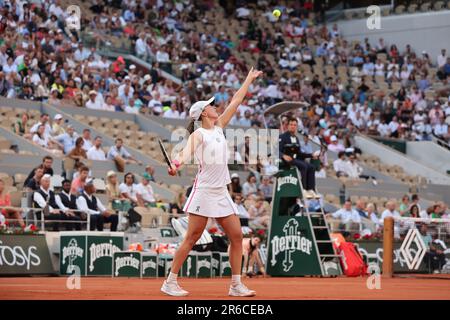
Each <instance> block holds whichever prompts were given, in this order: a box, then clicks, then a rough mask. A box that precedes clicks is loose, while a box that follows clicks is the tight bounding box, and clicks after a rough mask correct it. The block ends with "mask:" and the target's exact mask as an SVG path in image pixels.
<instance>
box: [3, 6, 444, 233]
mask: <svg viewBox="0 0 450 320" xmlns="http://www.w3.org/2000/svg"><path fill="white" fill-rule="evenodd" d="M0 6H1V16H0V32H1V34H2V37H1V42H0V61H1V62H2V63H1V65H2V69H1V72H0V94H1V95H2V96H5V97H8V98H19V99H25V100H34V101H43V102H48V103H49V104H52V105H54V106H56V107H60V108H64V106H66V105H67V106H77V107H84V108H89V109H96V110H107V111H111V112H128V113H142V114H151V115H155V116H161V117H166V118H180V119H184V118H185V117H186V114H187V110H188V108H189V106H190V105H191V104H192V103H193V102H195V101H197V100H200V99H204V98H207V97H210V96H214V97H215V104H216V106H217V107H218V110H219V112H220V111H221V110H223V108H224V107H225V106H226V104H227V103H228V102H229V100H230V99H231V97H232V96H233V93H234V91H235V89H236V88H237V87H239V86H240V82H241V81H242V76H243V75H244V74H245V72H246V71H247V68H248V66H246V64H245V61H244V60H243V59H242V58H240V57H241V56H242V54H250V55H252V56H255V57H256V60H257V65H256V66H255V67H256V68H258V69H260V70H263V71H264V73H265V76H264V78H263V79H262V80H260V81H258V82H256V83H255V84H253V85H252V86H251V88H250V90H249V95H248V97H247V99H245V101H244V103H243V104H242V105H241V106H240V107H239V111H238V113H237V114H236V115H235V117H234V118H233V119H232V122H231V123H232V124H234V125H240V126H244V127H250V126H255V127H261V126H262V123H263V112H264V110H265V109H266V108H267V107H268V106H270V105H272V104H273V103H276V102H279V101H283V100H294V101H306V102H308V103H309V104H310V107H307V108H304V109H299V110H296V111H295V112H293V113H292V115H291V116H293V117H296V118H297V120H298V127H299V129H300V130H304V132H307V133H309V135H310V136H312V137H318V138H320V139H321V140H322V141H325V142H326V144H327V145H328V150H330V151H331V152H335V153H336V154H338V155H339V157H338V160H336V161H335V162H334V169H335V171H336V174H337V175H338V176H341V175H342V176H348V177H352V178H357V177H362V178H367V179H369V178H372V177H368V176H365V175H363V173H362V171H361V170H360V167H358V165H357V163H355V158H354V157H353V156H351V155H350V156H349V160H348V161H346V160H345V157H346V154H345V151H346V150H348V148H349V147H351V146H352V139H351V138H352V135H353V134H355V133H356V132H363V133H367V134H372V135H379V136H382V137H391V138H401V139H410V140H430V139H431V137H432V136H433V135H434V136H436V137H439V138H441V139H443V140H446V141H450V130H449V124H450V97H448V95H447V96H444V95H443V94H441V95H439V94H440V93H439V92H438V90H435V88H436V85H437V84H442V85H448V77H449V74H450V58H449V57H448V54H447V51H446V49H442V51H441V53H440V54H439V55H438V56H437V57H436V58H435V57H430V56H429V55H428V54H427V53H426V52H425V51H423V52H420V53H419V52H415V49H414V48H413V47H412V46H410V45H408V46H406V48H404V49H402V48H397V46H396V45H395V44H387V43H385V42H384V40H383V39H379V41H378V42H377V43H370V42H369V41H368V40H367V39H361V40H362V41H361V42H360V43H353V42H352V43H350V42H349V41H347V40H346V39H345V36H344V35H342V34H341V33H340V31H339V28H338V26H337V25H333V26H327V25H322V24H319V23H318V19H317V15H316V14H315V13H317V8H313V7H312V2H311V1H299V2H296V3H295V4H294V5H293V7H292V8H285V7H280V9H281V10H282V11H283V15H282V17H281V19H280V20H277V19H274V17H273V16H272V14H271V12H272V10H273V9H274V7H273V6H272V5H270V4H268V3H267V1H258V8H259V9H262V10H263V11H264V12H265V13H264V14H263V16H264V19H267V21H268V22H269V23H270V24H272V28H267V27H265V26H264V25H263V24H261V23H260V22H259V20H260V19H261V17H258V19H255V17H256V15H257V14H258V11H256V9H255V8H254V7H249V6H246V5H245V3H242V2H239V4H238V7H237V8H235V11H234V12H233V11H230V10H229V8H228V7H227V8H226V12H227V14H228V15H227V19H230V20H236V21H238V23H239V25H240V26H241V31H240V33H239V34H237V35H236V36H237V38H235V39H233V38H232V37H231V36H230V34H229V32H228V30H225V29H217V28H208V30H210V31H208V32H200V31H199V30H196V28H193V27H192V26H193V25H195V24H196V23H198V22H200V23H202V24H203V25H205V26H209V27H211V26H214V25H215V23H216V22H217V20H214V19H211V15H210V12H214V11H215V9H218V8H216V7H215V6H217V4H216V3H214V2H213V1H204V2H199V3H197V2H196V3H194V2H193V1H189V0H187V1H180V2H174V3H172V2H165V1H156V2H150V1H144V0H143V1H92V6H91V11H92V13H93V14H94V15H93V19H89V20H86V19H85V18H83V17H82V19H81V21H80V25H81V30H78V29H77V28H74V27H73V25H74V24H73V22H77V21H76V20H77V18H76V17H75V15H74V13H72V12H68V13H66V11H65V8H64V7H63V5H62V3H61V2H60V1H59V0H55V1H51V2H47V1H42V2H41V3H40V2H39V1H34V2H33V3H32V4H29V3H26V2H23V1H2V2H1V3H0ZM213 16H214V13H213ZM217 17H218V15H217ZM319 20H320V19H319ZM75 24H76V23H75ZM86 29H89V30H91V31H93V32H94V34H97V35H112V36H115V37H118V38H120V37H124V38H128V39H130V40H131V41H132V43H133V50H134V54H135V55H136V56H137V57H139V58H142V59H144V60H146V61H150V62H151V63H152V69H151V70H147V72H144V70H143V69H142V68H141V67H138V66H136V65H134V64H131V65H130V64H127V62H126V61H125V59H124V58H123V57H122V56H119V57H117V58H116V59H114V60H110V59H109V58H108V57H106V56H104V55H101V54H99V53H98V52H97V49H96V48H95V47H91V48H87V47H85V45H84V43H83V41H82V37H81V35H82V32H83V30H86ZM137 30H139V32H137ZM237 53H240V54H237ZM322 65H323V66H324V67H332V68H334V70H335V71H334V72H335V73H334V74H328V73H327V75H326V77H325V76H324V75H323V74H319V73H320V72H316V69H317V68H319V67H321V66H322ZM306 66H308V67H306ZM340 68H344V69H343V70H346V77H341V76H340V74H338V73H336V70H339V69H340ZM319 69H320V68H319ZM158 70H164V71H166V72H169V73H175V74H178V75H179V77H180V78H181V80H182V85H181V86H179V85H176V84H175V83H173V82H171V81H169V80H167V79H166V78H164V77H162V75H161V73H160V72H159V71H158ZM280 70H281V72H280ZM308 70H313V71H314V73H316V74H314V73H311V72H308ZM317 70H318V69H317ZM378 83H384V84H385V86H384V87H382V89H383V90H377V89H375V85H374V84H378ZM380 88H381V87H380ZM28 119H29V117H28V115H27V114H23V115H22V117H21V118H20V119H19V120H18V121H17V123H16V124H14V128H13V129H14V130H15V132H16V133H18V134H20V135H22V136H23V137H25V138H28V139H31V140H32V141H33V142H34V143H36V144H38V145H40V146H42V147H44V148H47V149H49V150H54V151H53V152H55V154H64V155H67V156H68V157H69V158H71V159H73V160H74V161H75V165H76V169H77V170H76V172H75V175H76V176H75V177H70V176H69V177H66V179H68V180H69V182H70V185H71V187H70V192H73V193H75V192H77V193H80V194H82V192H84V188H85V187H86V185H89V186H90V183H89V184H88V182H87V181H90V180H89V178H88V176H89V168H87V169H88V170H86V167H85V166H84V163H83V162H84V160H89V159H90V160H103V161H115V162H116V165H117V169H118V171H119V172H124V171H125V168H124V166H125V165H126V163H127V162H138V161H137V160H136V159H135V158H133V157H132V156H131V155H130V154H129V152H127V151H126V149H125V147H123V146H122V143H123V141H121V140H120V139H118V140H117V141H116V144H115V146H113V147H111V148H110V150H109V152H107V153H106V152H105V151H104V150H103V149H102V138H101V137H91V136H90V131H89V129H86V130H84V131H83V132H82V133H77V132H76V131H75V130H74V128H73V127H71V126H64V125H63V121H64V119H63V117H62V116H61V115H56V116H55V117H54V119H53V121H50V119H49V117H48V115H46V114H42V116H41V118H40V121H39V122H38V123H36V124H33V126H31V129H30V130H28V129H27V127H28V126H27V122H28ZM285 121H288V117H286V119H285ZM50 122H52V123H51V124H50ZM285 125H287V123H283V122H282V124H281V129H282V130H283V126H285ZM269 126H273V127H275V126H278V124H276V123H275V122H273V121H270V119H269ZM283 131H286V130H283ZM79 134H81V135H79ZM302 148H304V150H305V151H304V152H305V153H312V152H307V150H308V149H309V148H310V146H309V145H308V140H305V141H304V143H303V144H302ZM322 165H323V163H322ZM322 169H323V168H321V167H319V168H318V170H317V171H316V176H317V175H321V174H322V175H323V171H322ZM46 171H48V168H46V167H45V164H44V165H43V166H42V168H37V169H36V170H34V171H33V174H31V175H30V179H29V181H28V183H29V185H30V188H31V189H32V190H38V189H39V188H40V185H39V181H40V180H41V179H42V177H43V176H45V175H47V174H51V173H50V172H46ZM86 171H87V173H86ZM130 175H132V174H130ZM130 175H126V177H127V176H130ZM147 178H151V177H145V176H143V180H142V181H141V182H140V183H139V184H138V183H137V181H131V182H127V181H124V182H123V183H122V184H119V182H118V181H117V177H116V178H114V174H113V173H111V174H110V173H108V177H107V181H108V188H107V190H108V195H109V197H110V199H112V200H111V206H112V204H113V203H114V201H118V202H117V203H119V202H120V206H121V205H122V201H128V202H129V203H131V204H138V203H139V204H145V205H153V204H154V202H155V201H154V199H153V198H152V196H151V192H150V191H149V190H148V186H149V185H148V184H146V183H147V182H148V179H147ZM268 179H269V178H267V177H264V176H261V177H258V176H257V174H256V175H255V174H253V175H252V176H249V178H248V181H246V182H245V183H244V184H242V185H241V184H240V183H239V182H237V183H236V177H234V178H233V180H234V182H233V183H232V185H231V186H230V192H231V193H232V195H233V198H234V199H235V201H236V203H239V204H241V203H244V202H245V201H248V203H249V205H248V206H247V208H245V207H243V206H241V207H239V208H241V210H242V208H243V209H245V211H246V213H244V210H242V216H243V217H244V218H245V217H247V218H248V217H250V218H251V220H252V221H255V222H254V223H255V225H256V226H258V227H267V223H268V220H267V217H268V211H267V206H266V205H265V201H270V195H271V193H272V192H271V189H270V188H271V186H272V184H271V182H270V181H268ZM133 180H134V179H133ZM69 182H67V183H69ZM28 183H27V185H28ZM137 190H139V192H138V191H137ZM91 194H92V193H91ZM138 195H139V196H138ZM87 197H88V200H90V201H91V198H90V195H87ZM38 198H39V197H38ZM178 198H179V199H177V200H176V201H174V203H173V204H172V206H171V210H173V212H175V211H176V213H179V209H180V208H181V205H182V201H183V200H182V197H180V196H178ZM86 201H87V200H86ZM115 205H117V206H119V204H115ZM346 206H347V207H348V206H349V204H346ZM350 206H351V204H350ZM361 206H362V207H364V206H363V205H361ZM386 207H388V208H389V207H392V204H390V205H389V206H386ZM83 208H84V207H83ZM345 210H346V211H349V210H350V209H345ZM392 210H394V209H392ZM414 210H416V209H414ZM97 211H101V210H97ZM367 212H371V213H369V214H368V215H367V217H371V215H372V216H373V215H374V214H375V212H376V211H375V208H373V207H371V206H367ZM414 212H415V211H414ZM418 212H419V213H421V212H423V211H422V210H418ZM343 214H344V213H343ZM383 214H384V212H383ZM430 214H432V213H430ZM336 215H337V214H336ZM339 215H340V214H339ZM344 216H345V214H344ZM380 218H381V216H380ZM93 225H96V222H95V221H94V223H93Z"/></svg>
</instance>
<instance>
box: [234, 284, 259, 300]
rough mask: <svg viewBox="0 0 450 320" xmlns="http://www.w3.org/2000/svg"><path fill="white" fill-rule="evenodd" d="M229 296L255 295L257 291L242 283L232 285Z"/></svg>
mask: <svg viewBox="0 0 450 320" xmlns="http://www.w3.org/2000/svg"><path fill="white" fill-rule="evenodd" d="M228 295H229V296H232V297H253V296H255V295H256V291H254V290H250V289H249V288H247V287H246V286H245V285H244V284H242V283H240V284H237V285H235V286H233V285H231V286H230V291H229V292H228Z"/></svg>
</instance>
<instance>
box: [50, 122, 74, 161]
mask: <svg viewBox="0 0 450 320" xmlns="http://www.w3.org/2000/svg"><path fill="white" fill-rule="evenodd" d="M77 138H78V134H77V133H76V132H75V130H74V128H73V127H72V126H67V130H66V133H63V134H60V135H59V136H56V137H54V139H55V140H56V141H58V142H59V143H61V144H62V145H63V147H64V154H68V153H69V152H70V151H71V150H72V149H73V148H75V141H76V140H77Z"/></svg>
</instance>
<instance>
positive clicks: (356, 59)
mask: <svg viewBox="0 0 450 320" xmlns="http://www.w3.org/2000/svg"><path fill="white" fill-rule="evenodd" d="M363 63H364V59H363V57H362V53H361V52H358V54H357V56H356V57H354V58H353V65H354V66H360V65H362V64H363Z"/></svg>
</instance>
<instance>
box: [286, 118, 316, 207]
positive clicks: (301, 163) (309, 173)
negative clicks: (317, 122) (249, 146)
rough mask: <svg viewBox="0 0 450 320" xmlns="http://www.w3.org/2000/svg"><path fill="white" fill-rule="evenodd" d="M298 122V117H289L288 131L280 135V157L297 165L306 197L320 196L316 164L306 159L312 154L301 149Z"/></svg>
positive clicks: (289, 163) (287, 162) (288, 162)
mask: <svg viewBox="0 0 450 320" xmlns="http://www.w3.org/2000/svg"><path fill="white" fill-rule="evenodd" d="M297 129H298V123H297V119H296V118H291V119H289V122H288V131H286V132H285V133H283V134H281V135H280V138H279V148H280V158H281V159H282V160H283V162H284V163H285V164H288V165H291V164H292V165H295V166H296V167H297V168H298V170H299V171H300V175H301V179H302V184H303V189H304V191H303V192H304V194H305V197H306V198H320V197H319V196H318V195H317V194H316V193H315V189H316V177H315V169H314V166H312V165H310V164H309V163H308V162H307V161H305V159H307V158H311V157H312V154H309V153H303V152H301V151H300V139H299V138H298V137H297Z"/></svg>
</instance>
